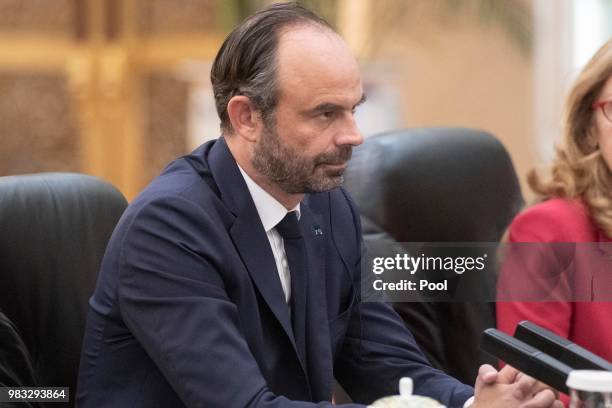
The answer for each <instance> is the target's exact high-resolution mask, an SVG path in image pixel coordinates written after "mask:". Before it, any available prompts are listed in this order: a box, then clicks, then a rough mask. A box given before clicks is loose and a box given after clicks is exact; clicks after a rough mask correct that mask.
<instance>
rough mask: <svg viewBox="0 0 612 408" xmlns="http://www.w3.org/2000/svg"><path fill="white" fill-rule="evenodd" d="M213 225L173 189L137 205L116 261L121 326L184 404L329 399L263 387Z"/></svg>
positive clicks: (267, 406)
mask: <svg viewBox="0 0 612 408" xmlns="http://www.w3.org/2000/svg"><path fill="white" fill-rule="evenodd" d="M218 230H219V225H217V224H215V223H214V222H213V220H212V219H211V217H209V216H208V215H207V213H206V212H205V210H204V209H203V208H202V207H201V206H199V205H197V204H195V203H193V202H191V201H190V200H188V199H186V198H183V197H180V196H174V197H164V198H158V199H154V200H153V201H151V202H149V203H147V204H146V205H144V206H143V207H142V208H141V209H140V210H139V212H138V214H137V215H136V216H135V217H134V219H133V220H132V223H131V225H130V226H129V229H128V231H127V233H126V234H125V236H124V240H123V245H122V248H123V249H122V253H121V257H120V266H119V267H120V278H119V288H118V296H119V305H120V309H121V314H122V317H123V319H124V321H125V322H126V324H127V326H128V328H129V329H130V330H131V332H132V333H133V334H134V336H135V337H136V338H137V339H138V341H139V342H140V343H141V344H142V345H143V347H144V348H145V349H146V351H147V353H148V354H149V355H150V356H151V358H152V359H153V360H154V362H155V363H156V365H157V366H158V367H159V369H160V370H161V371H162V373H163V374H164V376H165V377H166V379H167V380H168V382H169V383H170V384H171V385H172V387H173V388H174V390H175V391H176V392H177V393H178V395H179V396H180V398H181V400H182V401H183V402H184V403H185V405H186V406H188V407H262V408H275V407H288V408H289V407H295V408H299V407H303V408H306V407H315V406H318V407H331V403H328V402H322V403H319V404H315V403H310V402H298V401H289V400H288V399H287V398H285V397H283V396H278V395H274V394H273V393H272V392H270V391H269V389H268V388H267V386H266V382H265V380H264V378H263V376H262V374H261V371H260V370H259V367H258V365H257V363H256V361H255V359H254V357H253V355H252V354H251V353H250V351H249V346H248V344H247V342H246V341H245V339H244V336H243V333H242V332H241V328H240V324H239V321H238V313H237V309H236V306H235V304H234V303H233V302H232V301H231V300H230V299H229V298H228V295H227V293H226V290H225V285H226V284H229V283H227V282H224V280H223V274H221V273H220V271H221V270H222V268H223V267H224V266H223V262H224V260H223V259H222V255H221V254H223V253H224V251H223V248H219V244H218V240H215V239H214V236H213V232H212V231H218ZM353 407H358V406H357V405H353Z"/></svg>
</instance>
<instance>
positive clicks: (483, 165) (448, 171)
mask: <svg viewBox="0 0 612 408" xmlns="http://www.w3.org/2000/svg"><path fill="white" fill-rule="evenodd" d="M345 186H346V188H347V189H348V190H349V192H350V193H351V195H352V196H353V198H354V199H355V201H356V203H357V205H358V206H359V208H360V211H361V214H362V223H363V229H364V241H365V242H366V245H368V244H373V242H374V241H376V243H377V244H380V243H381V242H384V240H385V239H387V240H389V241H390V242H394V241H395V242H496V241H499V239H500V237H501V236H502V234H503V232H504V231H505V229H506V228H507V226H508V225H509V223H510V221H511V220H512V218H513V217H514V215H515V214H516V213H517V212H518V211H519V210H520V209H521V207H522V206H523V199H522V196H521V191H520V186H519V183H518V180H517V177H516V173H515V171H514V167H513V165H512V162H511V160H510V157H509V156H508V153H507V152H506V150H505V148H504V147H503V145H502V144H501V143H500V142H499V141H498V140H497V139H495V137H493V136H492V135H490V134H488V133H485V132H482V131H478V130H470V129H459V128H423V129H408V130H398V131H393V132H389V133H384V134H381V135H377V136H372V137H370V138H368V139H366V141H365V143H364V144H363V145H362V146H360V147H358V148H356V149H355V151H354V155H353V159H352V160H351V162H350V164H349V167H348V169H347V172H346V174H345ZM494 280H495V276H493V277H492V282H493V283H492V285H494ZM490 284H491V283H490ZM394 307H395V309H396V311H397V312H398V313H399V314H400V315H401V316H402V318H403V319H404V321H405V322H406V324H407V326H408V327H409V328H410V329H411V331H412V333H413V334H414V336H415V338H416V340H417V343H418V344H419V345H420V347H421V348H422V350H423V351H424V352H425V354H426V355H427V356H428V358H429V360H430V362H431V363H432V365H434V366H436V367H438V368H440V369H442V370H444V371H446V372H448V373H450V374H451V375H453V376H455V377H457V378H459V379H460V380H462V381H463V382H465V383H471V384H473V382H474V379H475V378H476V375H477V370H478V367H479V366H480V364H482V363H485V362H488V363H493V364H495V363H496V362H495V360H492V359H490V358H489V357H487V356H486V355H485V354H484V353H483V352H481V351H480V349H479V342H480V341H479V339H480V334H481V332H482V330H484V329H485V328H488V327H495V311H494V305H493V304H491V303H483V302H472V303H467V302H463V303H434V302H421V303H395V304H394Z"/></svg>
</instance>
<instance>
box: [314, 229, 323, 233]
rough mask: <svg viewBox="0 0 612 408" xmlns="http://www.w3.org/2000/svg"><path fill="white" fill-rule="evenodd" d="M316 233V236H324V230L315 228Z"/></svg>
mask: <svg viewBox="0 0 612 408" xmlns="http://www.w3.org/2000/svg"><path fill="white" fill-rule="evenodd" d="M314 233H315V235H323V230H322V229H321V228H315V230H314Z"/></svg>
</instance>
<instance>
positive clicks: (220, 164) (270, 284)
mask: <svg viewBox="0 0 612 408" xmlns="http://www.w3.org/2000/svg"><path fill="white" fill-rule="evenodd" d="M209 166H210V170H211V174H212V176H213V178H214V180H215V184H216V185H217V187H218V189H219V192H220V193H221V200H222V201H223V202H224V203H225V205H227V208H228V209H229V210H230V211H231V212H232V213H233V214H234V215H235V216H236V219H235V220H234V223H233V224H232V226H231V227H230V230H229V233H230V236H231V238H232V241H233V242H234V245H236V249H237V250H238V253H239V254H240V257H241V259H242V261H243V262H244V265H245V266H246V268H247V270H248V272H249V275H250V276H251V279H252V280H253V282H254V284H255V286H256V287H257V290H258V291H259V293H260V294H261V296H262V297H263V299H264V300H265V302H266V304H267V305H268V307H269V308H270V310H271V311H272V313H273V314H274V316H275V317H276V319H277V320H278V321H279V323H280V324H281V326H282V328H283V330H284V331H285V334H286V335H287V337H289V340H290V342H291V344H292V346H293V348H294V351H295V352H296V353H297V349H296V345H295V339H294V336H293V329H292V327H291V319H290V317H289V310H288V307H287V304H286V303H285V295H284V293H283V288H282V286H281V283H280V279H279V276H278V270H277V269H276V263H275V261H274V255H273V254H272V249H271V248H270V242H269V241H268V237H267V235H266V232H265V230H264V228H263V225H262V224H261V219H260V218H259V214H258V213H257V209H256V208H255V204H254V203H253V199H252V198H251V195H250V194H249V190H248V188H247V186H246V182H245V181H244V178H243V177H242V174H240V170H239V169H238V165H237V164H236V161H235V160H234V157H233V156H232V154H231V152H230V151H229V148H228V147H227V144H226V142H225V139H224V138H223V137H220V138H219V139H218V140H217V141H216V142H215V145H214V146H213V147H212V148H211V151H210V155H209Z"/></svg>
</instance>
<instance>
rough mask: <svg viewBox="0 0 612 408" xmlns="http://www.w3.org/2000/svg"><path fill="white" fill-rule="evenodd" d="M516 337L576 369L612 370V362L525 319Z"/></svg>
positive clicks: (517, 327)
mask: <svg viewBox="0 0 612 408" xmlns="http://www.w3.org/2000/svg"><path fill="white" fill-rule="evenodd" d="M514 337H515V338H517V339H519V340H521V341H524V342H525V343H527V344H529V345H531V346H533V347H535V348H536V349H538V350H542V351H543V352H545V353H546V354H548V355H550V356H551V357H553V358H556V359H557V360H559V361H560V362H562V363H565V364H567V365H568V366H570V367H572V368H573V369H574V370H605V371H612V363H610V362H609V361H607V360H604V359H603V358H601V357H599V356H598V355H597V354H593V353H591V352H590V351H588V350H587V349H584V348H582V347H580V346H579V345H577V344H576V343H573V342H571V341H569V340H567V339H564V338H563V337H561V336H558V335H556V334H555V333H553V332H551V331H550V330H547V329H545V328H543V327H540V326H538V325H537V324H535V323H532V322H530V321H528V320H523V321H522V322H520V323H519V324H518V326H516V330H515V332H514Z"/></svg>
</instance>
